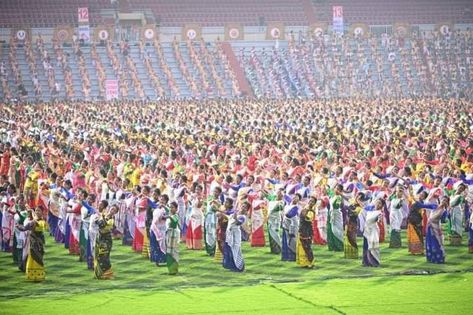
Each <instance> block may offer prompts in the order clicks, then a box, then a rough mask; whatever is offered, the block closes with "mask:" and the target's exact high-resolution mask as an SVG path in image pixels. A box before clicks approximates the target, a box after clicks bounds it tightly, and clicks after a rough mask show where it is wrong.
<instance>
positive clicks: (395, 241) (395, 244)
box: [389, 195, 407, 248]
mask: <svg viewBox="0 0 473 315" xmlns="http://www.w3.org/2000/svg"><path fill="white" fill-rule="evenodd" d="M405 208H407V203H406V201H405V200H404V199H403V198H398V197H396V196H395V195H393V197H392V198H391V201H390V205H389V223H390V226H391V236H390V239H389V247H390V248H400V247H401V225H402V222H403V220H404V213H405Z"/></svg>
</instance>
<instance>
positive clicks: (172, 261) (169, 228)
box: [166, 201, 181, 275]
mask: <svg viewBox="0 0 473 315" xmlns="http://www.w3.org/2000/svg"><path fill="white" fill-rule="evenodd" d="M169 209H170V215H169V216H167V221H166V265H167V267H168V271H169V274H170V275H175V274H177V272H178V269H179V240H180V233H181V231H180V229H179V215H178V214H177V202H175V201H173V202H171V204H170V207H169Z"/></svg>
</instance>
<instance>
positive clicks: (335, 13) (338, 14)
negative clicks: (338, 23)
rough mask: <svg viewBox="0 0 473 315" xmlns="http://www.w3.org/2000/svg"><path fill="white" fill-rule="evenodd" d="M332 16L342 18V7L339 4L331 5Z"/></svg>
mask: <svg viewBox="0 0 473 315" xmlns="http://www.w3.org/2000/svg"><path fill="white" fill-rule="evenodd" d="M333 17H339V18H343V7H342V6H341V5H335V6H333Z"/></svg>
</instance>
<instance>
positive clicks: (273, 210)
mask: <svg viewBox="0 0 473 315" xmlns="http://www.w3.org/2000/svg"><path fill="white" fill-rule="evenodd" d="M283 197H284V194H283V190H282V189H278V191H277V195H276V200H270V201H269V202H268V210H269V215H268V239H269V247H270V249H271V254H277V255H279V254H281V235H280V233H279V231H280V228H281V211H282V210H283V209H284V200H283Z"/></svg>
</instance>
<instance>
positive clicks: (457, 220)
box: [449, 195, 465, 246]
mask: <svg viewBox="0 0 473 315" xmlns="http://www.w3.org/2000/svg"><path fill="white" fill-rule="evenodd" d="M464 204H465V198H464V197H463V196H462V195H455V196H453V197H452V199H451V201H450V208H451V210H450V220H449V237H450V245H452V246H459V245H461V243H462V235H463V207H464Z"/></svg>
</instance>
